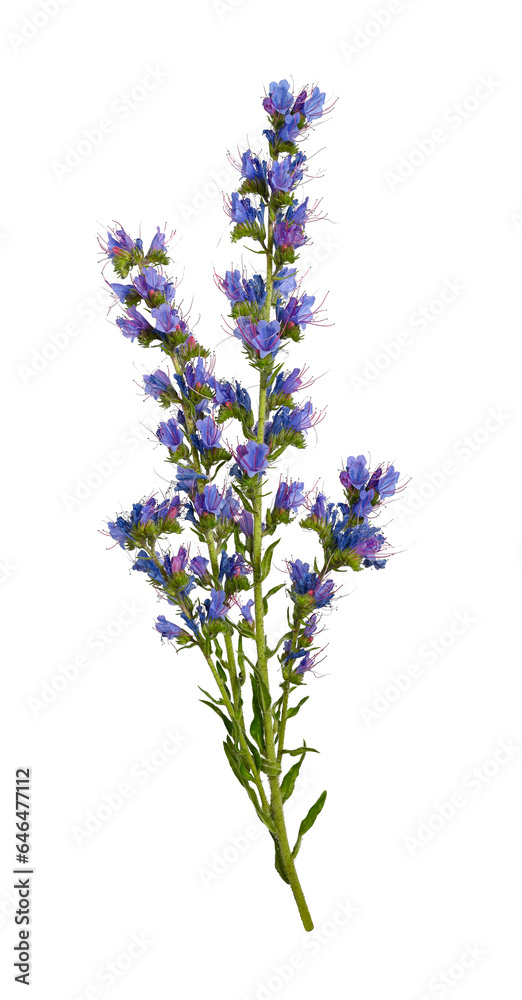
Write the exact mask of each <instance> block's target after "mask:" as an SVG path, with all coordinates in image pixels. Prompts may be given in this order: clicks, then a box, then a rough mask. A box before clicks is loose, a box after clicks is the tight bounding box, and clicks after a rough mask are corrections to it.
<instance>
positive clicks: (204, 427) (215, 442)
mask: <svg viewBox="0 0 522 1000" xmlns="http://www.w3.org/2000/svg"><path fill="white" fill-rule="evenodd" d="M196 427H197V429H198V431H199V437H200V442H201V445H202V447H203V448H204V449H205V451H206V450H208V449H210V448H218V447H219V443H220V441H221V431H220V429H219V427H218V425H217V424H215V423H214V421H213V420H212V417H205V418H204V419H203V420H198V422H197V424H196Z"/></svg>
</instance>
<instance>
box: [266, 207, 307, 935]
mask: <svg viewBox="0 0 522 1000" xmlns="http://www.w3.org/2000/svg"><path fill="white" fill-rule="evenodd" d="M273 245H274V223H273V220H270V221H269V223H268V251H267V273H266V300H265V305H264V307H263V314H262V315H263V319H266V320H267V321H269V320H270V307H271V302H272V285H273V272H272V251H273ZM267 382H268V372H267V370H266V369H262V370H261V371H260V378H259V408H258V428H257V441H258V443H259V444H261V443H263V441H264V435H265V422H266V389H267ZM262 492H263V487H262V481H261V477H260V476H258V477H257V482H256V485H255V497H254V504H253V506H254V536H253V559H252V566H253V571H254V603H255V612H256V614H255V619H256V647H257V666H258V670H259V672H260V674H261V676H262V678H263V681H264V683H265V685H266V688H267V689H268V691H270V686H269V678H268V663H267V656H266V640H265V626H264V607H263V584H262V580H261V560H262V547H263V544H262V541H263V540H262V519H263V497H262ZM263 727H264V733H265V747H266V757H267V760H268V761H269V762H270V763H271V764H277V755H276V750H275V738H274V725H273V718H272V706H271V705H270V706H269V707H268V708H266V709H265V710H264V711H263ZM269 784H270V793H271V812H272V818H273V820H274V826H275V829H276V836H277V842H278V847H279V852H280V856H281V861H282V864H283V867H284V870H285V873H286V876H287V878H288V881H289V883H290V887H291V889H292V892H293V894H294V898H295V901H296V903H297V908H298V910H299V913H300V916H301V920H302V921H303V926H304V928H305V930H307V931H311V930H312V929H313V926H314V925H313V921H312V918H311V916H310V911H309V909H308V906H307V903H306V899H305V897H304V893H303V890H302V888H301V885H300V882H299V879H298V876H297V872H296V868H295V864H294V859H293V857H292V851H291V848H290V844H289V842H288V835H287V832H286V825H285V818H284V812H283V798H282V795H281V788H280V786H279V778H278V776H277V775H270V776H269Z"/></svg>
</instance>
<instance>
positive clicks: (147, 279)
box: [131, 267, 176, 302]
mask: <svg viewBox="0 0 522 1000" xmlns="http://www.w3.org/2000/svg"><path fill="white" fill-rule="evenodd" d="M131 287H132V286H131ZM134 289H135V290H136V291H137V292H138V294H139V295H141V297H142V299H147V300H152V301H154V297H155V296H157V295H164V296H165V299H166V300H167V302H171V301H172V299H173V298H174V293H175V291H176V289H175V287H174V285H173V283H172V282H171V281H167V280H166V279H165V278H164V277H163V275H162V274H160V273H159V271H157V270H156V268H154V267H144V268H143V271H141V273H140V274H139V275H138V276H137V277H136V278H135V279H134Z"/></svg>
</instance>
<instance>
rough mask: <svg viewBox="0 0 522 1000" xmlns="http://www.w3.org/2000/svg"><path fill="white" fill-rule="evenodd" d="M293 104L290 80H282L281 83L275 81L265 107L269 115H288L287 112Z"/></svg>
mask: <svg viewBox="0 0 522 1000" xmlns="http://www.w3.org/2000/svg"><path fill="white" fill-rule="evenodd" d="M293 103H294V98H293V95H292V93H291V92H290V84H289V83H288V80H280V81H279V83H277V82H276V81H274V82H272V83H271V84H270V89H269V91H268V97H265V99H264V101H263V107H264V109H265V111H267V112H268V114H269V115H274V114H277V113H279V114H286V112H287V111H290V108H291V107H292V106H293Z"/></svg>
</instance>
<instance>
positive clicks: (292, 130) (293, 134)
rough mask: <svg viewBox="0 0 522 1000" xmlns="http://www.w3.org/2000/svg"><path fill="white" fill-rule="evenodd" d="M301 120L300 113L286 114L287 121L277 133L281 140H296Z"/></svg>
mask: <svg viewBox="0 0 522 1000" xmlns="http://www.w3.org/2000/svg"><path fill="white" fill-rule="evenodd" d="M300 120H301V115H300V114H299V113H297V114H291V115H285V123H284V125H283V126H282V128H280V129H279V131H278V133H277V138H278V140H279V142H295V140H296V139H297V138H298V137H299V122H300Z"/></svg>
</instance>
